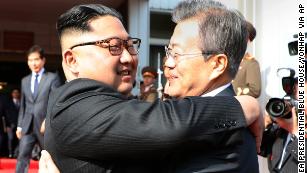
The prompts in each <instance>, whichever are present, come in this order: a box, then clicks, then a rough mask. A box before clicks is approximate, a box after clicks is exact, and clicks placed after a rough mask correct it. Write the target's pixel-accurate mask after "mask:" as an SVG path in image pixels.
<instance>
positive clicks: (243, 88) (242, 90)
mask: <svg viewBox="0 0 307 173" xmlns="http://www.w3.org/2000/svg"><path fill="white" fill-rule="evenodd" d="M246 26H247V32H248V37H247V39H248V45H251V43H252V42H253V40H254V39H255V37H256V28H255V27H254V26H253V25H252V24H251V23H250V22H248V21H246ZM232 85H233V88H234V90H235V92H236V94H237V95H250V96H252V97H255V98H258V97H259V96H260V94H261V73H260V67H259V63H258V61H257V60H256V58H255V57H254V56H253V55H251V54H250V53H249V52H246V53H245V55H244V57H243V59H242V61H241V63H240V67H239V70H238V73H237V75H236V77H235V78H234V79H233V81H232Z"/></svg>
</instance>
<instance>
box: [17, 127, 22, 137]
mask: <svg viewBox="0 0 307 173" xmlns="http://www.w3.org/2000/svg"><path fill="white" fill-rule="evenodd" d="M16 136H17V138H18V139H21V137H22V133H21V129H19V128H17V130H16Z"/></svg>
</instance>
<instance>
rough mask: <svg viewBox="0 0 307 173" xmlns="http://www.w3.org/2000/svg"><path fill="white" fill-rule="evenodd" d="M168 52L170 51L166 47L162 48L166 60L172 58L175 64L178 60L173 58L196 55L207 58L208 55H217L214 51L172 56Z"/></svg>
mask: <svg viewBox="0 0 307 173" xmlns="http://www.w3.org/2000/svg"><path fill="white" fill-rule="evenodd" d="M170 50H171V49H169V48H168V46H164V51H165V55H166V58H167V59H168V58H170V57H172V58H173V59H174V60H175V61H176V62H179V61H178V59H177V58H175V56H179V57H180V56H181V57H182V56H188V55H191V56H193V55H194V56H197V55H207V56H209V55H213V54H217V52H216V51H207V52H200V53H174V55H172V54H171V53H170Z"/></svg>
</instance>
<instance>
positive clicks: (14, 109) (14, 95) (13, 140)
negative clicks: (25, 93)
mask: <svg viewBox="0 0 307 173" xmlns="http://www.w3.org/2000/svg"><path fill="white" fill-rule="evenodd" d="M19 108H20V91H19V89H13V90H12V92H11V97H10V99H9V100H8V103H7V108H6V118H7V124H6V126H7V128H6V129H7V136H8V149H9V157H13V156H14V154H15V147H16V146H17V143H18V141H17V136H16V133H15V132H16V128H17V120H18V113H19Z"/></svg>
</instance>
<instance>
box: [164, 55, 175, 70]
mask: <svg viewBox="0 0 307 173" xmlns="http://www.w3.org/2000/svg"><path fill="white" fill-rule="evenodd" d="M164 66H165V67H168V68H174V67H175V66H176V62H175V60H174V58H171V57H168V58H166V60H165V63H164Z"/></svg>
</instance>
